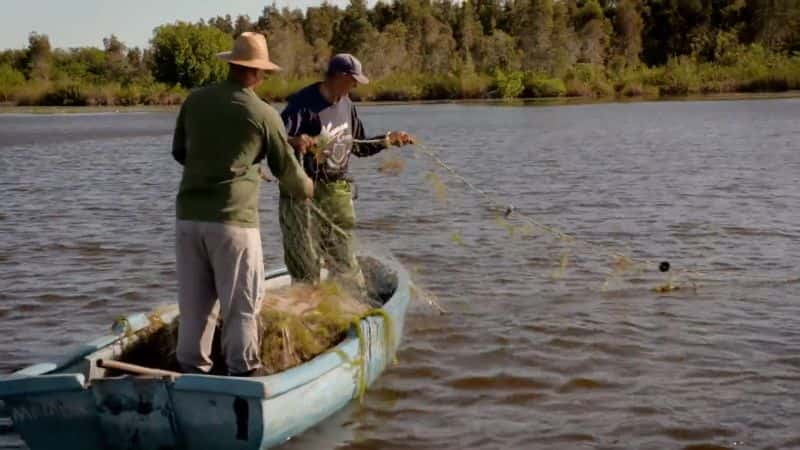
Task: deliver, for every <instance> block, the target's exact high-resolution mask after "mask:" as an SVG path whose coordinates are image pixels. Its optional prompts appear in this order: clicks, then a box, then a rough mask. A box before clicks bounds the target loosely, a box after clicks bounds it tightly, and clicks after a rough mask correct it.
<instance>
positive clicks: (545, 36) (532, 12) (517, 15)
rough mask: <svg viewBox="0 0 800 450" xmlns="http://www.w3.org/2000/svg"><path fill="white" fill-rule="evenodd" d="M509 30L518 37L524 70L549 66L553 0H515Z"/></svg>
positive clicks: (541, 68) (542, 68)
mask: <svg viewBox="0 0 800 450" xmlns="http://www.w3.org/2000/svg"><path fill="white" fill-rule="evenodd" d="M511 32H512V34H513V35H515V36H517V38H518V39H519V45H520V48H521V50H522V52H523V55H524V58H523V61H524V64H523V67H524V68H525V69H526V70H545V69H548V68H549V65H550V64H549V62H550V49H551V47H552V43H551V38H552V33H553V0H515V1H514V3H513V4H512V9H511Z"/></svg>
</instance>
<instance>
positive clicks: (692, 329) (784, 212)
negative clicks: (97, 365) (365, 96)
mask: <svg viewBox="0 0 800 450" xmlns="http://www.w3.org/2000/svg"><path fill="white" fill-rule="evenodd" d="M362 115H363V118H364V120H365V123H366V125H367V128H368V131H369V130H371V131H374V132H376V133H377V132H379V131H382V130H385V129H387V128H405V129H409V130H411V131H413V132H415V133H417V134H418V135H419V136H421V137H422V139H423V140H424V141H426V142H429V143H431V144H432V146H433V147H435V148H436V149H437V150H438V151H440V152H441V155H442V156H443V158H444V159H445V160H446V161H448V162H450V163H452V164H453V165H454V166H455V167H456V169H457V170H459V171H460V172H462V173H463V174H465V175H467V176H468V177H469V179H470V180H472V181H473V182H475V183H476V184H477V185H479V186H480V187H482V188H485V189H488V190H490V191H492V192H493V193H495V194H497V195H500V196H503V197H504V198H506V199H507V200H508V202H509V203H514V205H516V207H517V208H519V210H520V211H522V212H525V213H527V214H531V215H533V216H534V217H536V218H538V219H540V220H542V221H544V222H546V223H549V224H552V225H556V226H559V227H561V228H563V229H564V230H566V231H568V232H570V233H573V234H575V235H577V236H580V237H583V238H587V239H592V240H594V241H597V242H600V243H602V244H604V245H609V246H612V247H614V248H618V249H621V250H625V249H626V248H627V249H630V251H631V252H632V253H633V254H634V255H635V256H637V257H640V258H652V259H656V260H662V259H664V260H669V261H671V262H672V263H673V265H675V266H679V267H693V268H700V269H702V270H703V271H705V273H706V278H707V279H708V280H707V281H706V282H704V283H703V286H701V287H700V288H699V290H697V291H695V290H692V289H684V290H680V291H677V292H673V293H670V294H668V295H659V294H656V293H654V292H653V291H652V288H653V287H654V286H656V285H658V284H660V283H663V282H664V277H663V276H662V275H660V274H658V273H657V271H649V272H647V273H645V274H642V275H638V276H636V277H635V278H633V279H627V280H625V281H623V282H617V283H614V284H612V285H610V288H609V289H607V290H606V291H605V292H601V289H600V287H601V286H602V285H603V283H604V281H605V280H606V278H607V277H608V276H609V274H610V271H611V269H610V264H609V261H608V260H607V259H605V258H603V257H600V256H596V255H593V254H586V253H581V252H578V251H577V250H576V251H574V252H573V253H572V255H571V257H570V264H569V265H568V266H567V270H566V271H565V273H564V274H563V275H564V276H563V277H558V276H553V275H554V272H558V270H557V269H558V267H559V261H560V259H561V256H562V254H563V252H564V245H563V244H562V243H559V242H557V241H554V240H553V239H550V238H548V237H546V236H542V235H540V234H537V235H533V236H530V235H524V236H519V235H518V234H517V235H514V236H510V235H509V233H508V231H507V230H506V229H504V228H503V227H500V226H498V225H497V223H496V222H495V220H494V216H493V213H491V212H489V211H487V210H486V209H485V208H482V207H480V205H479V203H477V202H476V198H475V197H474V196H472V195H468V194H466V193H464V192H463V190H462V189H461V188H460V186H459V185H458V184H457V183H454V182H452V181H448V178H447V177H445V176H444V175H442V179H443V180H444V181H445V183H446V187H447V189H446V196H445V197H443V198H437V196H436V195H435V193H434V192H433V189H432V187H431V183H430V182H429V181H428V180H427V178H426V174H427V172H428V171H429V170H430V169H431V168H432V166H431V164H429V163H428V162H427V160H426V159H425V158H424V157H422V156H419V155H418V156H416V157H415V156H414V153H413V152H411V151H409V152H406V153H402V154H403V155H406V158H407V159H408V164H407V166H406V168H405V171H404V172H403V173H402V174H401V175H400V176H399V177H387V176H383V175H381V174H380V173H378V171H377V168H378V166H379V165H380V163H381V160H382V158H383V157H382V156H377V157H375V158H371V159H364V160H357V161H355V163H354V167H353V175H354V176H355V178H356V179H357V180H358V181H359V185H360V196H361V198H360V199H359V200H358V202H357V208H358V213H359V216H360V229H359V235H360V237H361V239H362V241H363V242H364V245H365V246H366V247H368V248H369V249H370V250H372V251H376V252H381V253H391V254H393V255H394V256H395V257H397V258H398V259H399V260H401V261H402V262H403V263H405V264H406V265H407V266H408V267H409V268H413V269H415V270H416V272H417V275H416V278H417V280H418V281H419V282H420V283H421V284H422V285H424V286H425V287H427V288H428V289H429V290H431V291H432V292H434V293H436V294H437V295H438V296H439V297H440V301H441V303H442V304H443V305H444V306H445V307H446V308H447V309H449V310H450V311H451V314H450V315H447V316H443V317H440V316H437V315H436V314H435V313H433V312H432V311H431V309H430V308H428V307H427V306H426V305H424V304H422V303H418V304H416V305H415V306H414V307H413V308H412V310H411V312H410V314H409V320H408V327H407V335H406V338H405V341H404V344H403V347H402V350H401V352H400V354H399V361H400V363H399V365H398V366H396V367H394V368H392V369H391V370H389V371H388V372H387V373H386V374H385V375H384V376H383V377H382V378H381V379H380V381H379V382H378V383H377V385H376V386H375V387H374V388H373V389H372V390H371V391H370V392H369V393H368V395H367V398H366V400H365V403H364V405H363V406H361V407H359V406H355V405H354V406H350V407H348V408H347V409H346V410H344V411H342V412H341V413H339V414H337V415H336V416H335V417H334V418H332V419H331V420H329V421H327V422H325V423H323V424H322V425H320V426H319V427H317V428H315V429H314V430H311V431H310V432H308V433H306V434H305V435H303V436H301V437H299V438H297V439H295V440H293V441H291V442H290V443H289V444H288V445H286V448H287V449H293V450H294V449H327V448H352V449H367V448H382V449H386V448H390V449H400V448H403V449H406V448H407V449H411V448H452V449H479V448H480V449H495V448H509V449H511V448H514V449H516V448H604V449H616V448H619V449H623V448H635V449H651V448H652V449H672V448H692V449H700V448H704V449H714V448H776V449H777V448H781V449H783V448H793V447H794V448H800V325H798V317H800V301H798V293H797V291H798V288H800V282H798V281H797V280H798V278H799V277H800V273H798V270H797V267H798V265H799V264H800V210H798V207H797V205H798V200H800V192H799V191H798V183H800V101H798V100H756V101H737V102H722V101H712V102H674V103H636V104H604V105H583V106H560V107H503V106H485V105H484V106H481V105H461V106H459V105H426V106H384V107H378V106H370V107H364V108H362ZM173 121H174V114H172V113H167V112H164V113H140V114H117V115H54V116H29V115H0V199H2V200H0V204H2V207H0V372H7V371H10V370H13V369H16V368H19V367H21V366H24V365H27V364H30V363H34V362H38V361H42V360H47V359H48V358H51V357H56V356H58V355H59V354H61V353H62V352H64V348H65V346H67V345H70V344H74V343H77V342H81V341H85V340H87V339H89V338H92V337H94V336H96V335H99V334H102V333H103V332H104V331H105V330H106V329H107V327H108V326H109V325H110V324H111V322H112V320H113V319H114V317H116V316H117V315H119V314H126V313H131V312H138V311H144V310H148V309H150V308H151V307H152V306H154V305H157V304H161V303H164V302H171V301H173V300H174V298H175V278H174V259H173V258H174V257H173V247H172V245H173V244H172V243H173V201H174V200H173V199H174V193H175V190H176V186H177V183H178V178H179V175H180V172H179V167H178V166H177V164H175V163H174V162H173V161H172V160H171V158H170V155H169V144H170V139H171V128H172V125H173ZM276 205H277V192H276V189H275V187H274V186H271V185H265V186H264V188H263V195H262V211H261V219H262V236H263V241H264V245H265V255H266V258H267V264H268V266H278V265H280V263H281V258H280V255H281V253H280V252H281V251H280V243H279V231H278V225H277V215H276ZM454 234H457V235H458V236H459V237H460V239H454V237H453V236H454ZM651 269H652V268H651ZM770 280H774V281H770ZM5 424H6V425H7V422H5ZM3 428H4V426H3V420H2V419H0V433H2V429H3ZM0 448H4V449H5V448H12V449H17V448H24V446H23V445H22V444H21V443H20V442H19V440H18V439H17V437H16V436H14V435H13V434H5V435H0Z"/></svg>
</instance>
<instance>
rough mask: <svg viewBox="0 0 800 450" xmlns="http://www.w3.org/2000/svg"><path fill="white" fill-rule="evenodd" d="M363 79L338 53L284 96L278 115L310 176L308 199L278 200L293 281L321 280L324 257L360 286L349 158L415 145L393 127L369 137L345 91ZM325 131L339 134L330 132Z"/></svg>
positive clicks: (350, 58) (358, 64) (349, 60)
mask: <svg viewBox="0 0 800 450" xmlns="http://www.w3.org/2000/svg"><path fill="white" fill-rule="evenodd" d="M366 83H369V79H368V78H367V76H366V75H364V72H363V70H362V68H361V62H359V60H358V59H356V58H355V57H354V56H353V55H350V54H346V53H343V54H338V55H336V56H334V57H333V58H331V60H330V62H329V63H328V70H327V71H326V73H325V78H324V80H323V81H322V82H319V83H315V84H312V85H311V86H308V87H306V88H304V89H302V90H300V91H299V92H297V93H295V94H294V95H292V96H291V97H289V101H288V105H287V106H286V108H285V109H284V110H283V112H282V113H281V117H282V118H283V122H284V124H285V125H286V131H287V132H288V133H289V136H291V138H292V139H293V145H294V147H295V149H296V150H297V151H298V154H297V155H298V157H299V158H301V159H302V161H303V168H304V169H305V171H306V174H308V176H309V177H311V179H312V180H314V199H313V203H312V205H308V204H305V203H301V202H298V201H297V200H296V199H292V198H291V197H288V196H283V195H282V196H281V199H280V219H281V220H280V222H281V231H282V232H283V242H284V245H283V248H284V259H285V262H286V266H287V268H288V269H289V273H290V274H291V275H292V278H293V279H294V280H295V281H301V282H309V283H316V282H318V281H319V278H320V258H323V259H325V261H326V263H327V267H328V270H329V271H331V272H333V273H334V274H338V275H342V276H344V278H345V279H348V280H350V281H354V282H355V283H356V284H357V285H358V286H359V287H363V285H364V278H363V275H362V273H361V269H360V268H359V266H358V262H357V260H356V257H355V248H354V242H353V235H352V230H353V229H354V228H355V220H356V219H355V211H354V207H353V188H352V182H351V180H350V179H349V178H348V176H347V168H348V165H349V162H350V156H351V155H355V156H357V157H366V156H372V155H375V154H377V153H379V152H380V151H382V150H384V149H385V148H387V147H388V146H393V145H394V146H403V145H409V144H413V143H414V138H413V137H411V136H410V135H409V134H408V133H405V132H398V131H392V132H389V133H387V134H385V135H383V136H377V137H375V138H372V139H367V138H366V133H365V132H364V125H363V124H362V123H361V119H359V117H358V112H357V110H356V107H355V105H354V104H353V102H352V101H351V100H350V95H349V94H350V91H351V90H352V89H354V88H355V87H356V86H357V85H358V84H366ZM330 130H338V131H339V133H336V134H335V135H334V136H331V135H330ZM321 134H322V135H323V137H322V138H319V137H320V135H321ZM319 141H322V143H320V142H319ZM320 146H321V147H322V148H320ZM312 149H313V150H314V151H309V150H312ZM310 208H311V209H313V210H309V209H310ZM320 253H322V254H320Z"/></svg>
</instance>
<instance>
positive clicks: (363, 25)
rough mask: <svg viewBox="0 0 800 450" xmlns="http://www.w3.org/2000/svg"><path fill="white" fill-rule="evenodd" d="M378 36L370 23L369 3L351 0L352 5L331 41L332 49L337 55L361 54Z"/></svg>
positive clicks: (348, 7) (345, 12) (363, 0)
mask: <svg viewBox="0 0 800 450" xmlns="http://www.w3.org/2000/svg"><path fill="white" fill-rule="evenodd" d="M375 35H376V30H375V28H374V27H373V26H372V24H371V23H370V21H369V16H368V14H367V2H366V1H365V0H350V5H348V6H347V8H346V9H345V11H344V15H343V16H342V19H341V20H340V21H339V23H338V24H337V25H336V32H335V33H334V35H333V38H332V40H331V47H333V50H334V52H336V53H342V52H346V53H352V54H359V53H361V50H362V49H363V48H364V46H365V45H367V44H368V43H369V41H370V39H371V38H373V37H374V36H375Z"/></svg>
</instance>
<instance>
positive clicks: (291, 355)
mask: <svg viewBox="0 0 800 450" xmlns="http://www.w3.org/2000/svg"><path fill="white" fill-rule="evenodd" d="M369 284H373V283H369ZM381 289H383V291H386V287H385V286H384V287H381V286H377V287H375V286H370V293H371V295H364V294H360V295H359V294H354V293H353V292H352V291H350V290H348V289H346V288H345V287H344V286H343V284H342V283H339V282H338V281H336V280H325V281H322V282H321V283H319V284H317V285H314V286H312V285H307V284H294V285H291V286H287V287H284V288H280V289H275V290H268V291H266V292H265V296H264V299H263V302H262V308H261V312H260V315H259V330H260V333H261V342H262V344H261V359H262V363H263V365H264V366H265V367H266V368H267V370H268V372H269V373H277V372H281V371H283V370H286V369H289V368H292V367H295V366H297V365H299V364H301V363H303V362H306V361H309V360H311V359H313V358H314V357H315V356H317V355H319V354H321V353H324V352H325V351H327V350H329V349H331V348H333V347H334V346H336V345H337V344H338V343H340V342H341V341H342V340H344V338H345V337H346V336H347V332H348V330H349V329H350V327H351V325H352V324H353V323H354V321H356V320H357V319H358V318H360V317H362V316H364V315H365V314H367V313H368V312H369V311H370V310H372V309H373V308H375V307H376V306H379V304H380V301H379V300H377V298H381V299H382V300H385V299H386V298H388V296H390V293H389V292H382V291H381ZM149 318H150V326H148V327H147V328H145V329H144V330H141V331H139V332H137V333H135V337H134V336H132V337H134V339H132V340H131V343H130V345H128V346H126V348H125V349H124V351H123V353H122V355H120V357H119V358H117V359H118V360H119V361H122V362H127V363H131V364H137V365H141V366H144V367H150V368H158V369H166V370H172V371H179V368H178V363H177V359H176V357H175V350H176V347H177V338H178V327H179V318H176V319H175V320H174V321H172V322H171V323H165V322H164V321H163V320H162V319H161V316H160V315H159V314H158V313H154V314H152V315H150V317H149ZM221 334H222V333H221V323H218V326H217V329H216V330H215V333H214V344H213V348H212V355H211V357H212V360H213V369H212V374H220V375H222V374H226V373H227V367H226V365H225V360H224V357H223V355H222V352H221V340H220V336H221Z"/></svg>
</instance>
